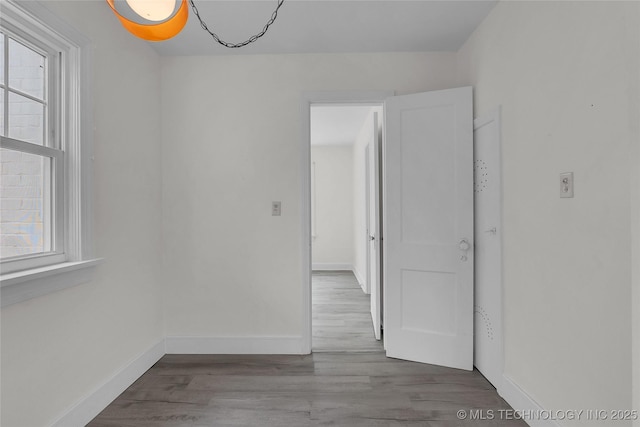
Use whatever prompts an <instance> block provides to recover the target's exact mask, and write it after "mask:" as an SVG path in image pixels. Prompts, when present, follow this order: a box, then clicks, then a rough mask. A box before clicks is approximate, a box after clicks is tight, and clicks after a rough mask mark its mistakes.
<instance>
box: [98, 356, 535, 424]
mask: <svg viewBox="0 0 640 427" xmlns="http://www.w3.org/2000/svg"><path fill="white" fill-rule="evenodd" d="M508 408H509V406H508V405H507V404H506V403H505V402H504V401H503V400H502V399H501V398H500V397H499V396H498V394H497V393H496V391H495V389H493V388H492V387H491V385H490V384H489V383H488V382H487V381H486V380H485V379H484V377H482V375H480V374H479V373H478V372H477V371H472V372H467V371H462V370H457V369H449V368H442V367H438V366H433V365H425V364H420V363H414V362H406V361H401V360H395V359H389V358H387V357H385V355H384V353H383V352H371V353H365V352H336V353H330V352H322V353H313V354H311V355H304V356H289V355H166V356H164V357H163V358H162V359H161V360H160V361H159V362H158V363H156V364H155V366H153V367H152V368H151V369H150V370H149V371H147V372H146V373H145V374H144V375H143V376H142V377H141V378H140V379H138V381H136V382H135V383H134V384H133V385H132V386H131V387H129V388H128V389H127V390H126V391H125V392H124V393H122V394H121V395H120V396H119V397H118V398H117V399H116V400H115V401H114V402H113V403H111V404H110V405H109V406H108V407H107V408H106V409H105V410H104V411H102V413H100V414H99V415H98V416H97V417H96V418H95V419H94V420H93V421H92V422H91V423H89V426H90V427H159V426H162V427H205V426H206V427H214V426H215V427H218V426H219V427H225V426H256V427H288V426H292V427H317V426H344V427H382V426H384V427H391V426H409V427H414V426H420V427H526V424H524V423H523V422H522V421H515V420H500V419H498V418H499V417H498V416H497V414H498V412H497V411H498V410H500V409H508ZM470 409H474V410H484V411H488V410H493V411H495V412H494V414H496V415H495V418H496V419H493V420H473V421H471V420H459V419H458V416H457V413H458V411H460V410H465V411H467V412H466V413H467V414H468V413H469V412H468V411H469V410H470ZM487 413H488V412H485V414H487Z"/></svg>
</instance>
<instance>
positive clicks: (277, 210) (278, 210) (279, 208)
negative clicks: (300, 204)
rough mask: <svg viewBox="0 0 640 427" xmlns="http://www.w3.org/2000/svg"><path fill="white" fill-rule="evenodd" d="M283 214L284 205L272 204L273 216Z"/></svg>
mask: <svg viewBox="0 0 640 427" xmlns="http://www.w3.org/2000/svg"><path fill="white" fill-rule="evenodd" d="M281 214H282V204H281V203H280V202H271V216H280V215H281Z"/></svg>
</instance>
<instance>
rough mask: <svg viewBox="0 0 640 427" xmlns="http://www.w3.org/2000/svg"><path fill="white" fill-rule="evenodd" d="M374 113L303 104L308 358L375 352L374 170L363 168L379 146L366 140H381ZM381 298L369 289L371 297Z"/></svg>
mask: <svg viewBox="0 0 640 427" xmlns="http://www.w3.org/2000/svg"><path fill="white" fill-rule="evenodd" d="M381 114H382V103H381V102H377V103H374V102H370V101H368V102H344V100H343V101H341V102H317V103H310V104H309V119H310V136H309V142H310V144H309V157H308V158H309V172H310V182H309V195H308V200H309V202H310V207H311V212H310V214H311V215H310V216H311V218H310V220H311V222H310V224H309V232H310V234H309V236H310V243H311V245H310V246H311V251H310V252H311V259H310V267H311V268H310V271H309V273H310V274H309V279H310V282H311V283H310V284H311V295H310V296H311V301H312V307H310V308H311V314H312V316H311V325H310V326H311V329H312V333H311V338H312V340H311V341H312V342H310V347H311V348H312V349H313V351H381V350H382V344H381V341H380V334H379V333H378V334H376V333H375V332H374V327H373V325H374V324H376V323H377V325H378V328H379V327H380V324H381V311H380V306H381V301H375V302H374V301H372V299H371V298H372V295H371V293H372V281H375V279H378V280H377V283H378V285H379V283H380V280H379V278H378V277H379V269H378V268H379V266H380V265H381V260H380V259H379V256H380V253H381V251H380V250H379V249H377V250H376V249H375V248H374V249H373V250H372V247H374V243H375V241H374V240H375V239H376V238H378V235H379V232H376V231H375V229H376V227H375V226H374V224H375V222H376V221H375V219H376V218H377V219H379V218H380V212H379V211H378V210H379V208H380V206H379V200H380V197H379V196H377V197H373V192H375V191H379V186H378V185H375V186H374V185H373V184H374V182H373V181H374V180H378V179H379V173H374V172H379V171H378V168H379V166H377V165H373V166H372V165H371V164H369V156H370V155H372V154H373V150H374V147H376V148H377V147H379V144H374V141H373V139H374V138H379V137H380V136H381V130H380V129H378V126H379V125H380V121H379V120H378V116H380V115H381ZM371 159H372V160H373V157H371ZM376 159H377V157H376ZM372 176H375V177H373V178H372ZM376 203H378V204H377V205H376ZM369 209H375V210H376V211H375V212H369ZM372 219H373V220H372ZM378 228H379V227H378ZM370 236H371V237H373V238H374V240H371V237H370ZM378 243H379V241H378ZM371 257H376V259H375V260H373V261H372V259H371ZM376 271H378V274H376ZM381 294H382V293H381V292H380V290H379V289H374V292H373V297H374V298H380V297H381ZM372 313H373V314H372ZM372 316H377V322H374V318H373V317H372ZM376 337H377V339H376Z"/></svg>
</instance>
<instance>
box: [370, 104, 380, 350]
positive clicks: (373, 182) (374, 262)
mask: <svg viewBox="0 0 640 427" xmlns="http://www.w3.org/2000/svg"><path fill="white" fill-rule="evenodd" d="M372 135H373V138H372V140H371V142H370V143H369V145H368V146H367V150H368V153H367V154H368V165H369V166H368V167H367V173H368V175H369V176H368V177H367V181H368V182H369V185H368V186H367V191H368V192H369V196H368V197H367V200H368V203H369V206H368V208H367V211H368V213H369V219H368V223H369V236H368V238H369V250H368V253H369V259H370V262H369V269H370V270H369V277H370V287H369V289H370V291H371V319H372V320H373V333H374V335H375V337H376V339H377V340H379V339H380V338H381V320H382V319H381V312H380V265H381V260H380V175H379V173H380V166H379V165H380V151H379V150H380V132H379V118H378V113H377V112H375V113H373V130H372Z"/></svg>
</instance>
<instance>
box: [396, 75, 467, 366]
mask: <svg viewBox="0 0 640 427" xmlns="http://www.w3.org/2000/svg"><path fill="white" fill-rule="evenodd" d="M471 96H472V95H471V88H470V87H465V88H457V89H449V90H443V91H436V92H428V93H420V94H413V95H405V96H398V97H392V98H389V99H388V100H387V103H386V104H385V107H386V119H387V120H386V131H387V137H386V139H385V152H384V158H385V189H384V213H383V217H384V218H385V226H384V229H385V239H384V256H385V263H384V265H385V269H384V283H385V297H384V301H385V322H384V323H385V344H386V345H385V347H386V349H387V355H388V356H390V357H397V358H402V359H407V360H414V361H418V362H425V363H433V364H438V365H444V366H451V367H456V368H462V369H472V367H473V140H472V132H473V128H472V113H471V108H472V107H471Z"/></svg>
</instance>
